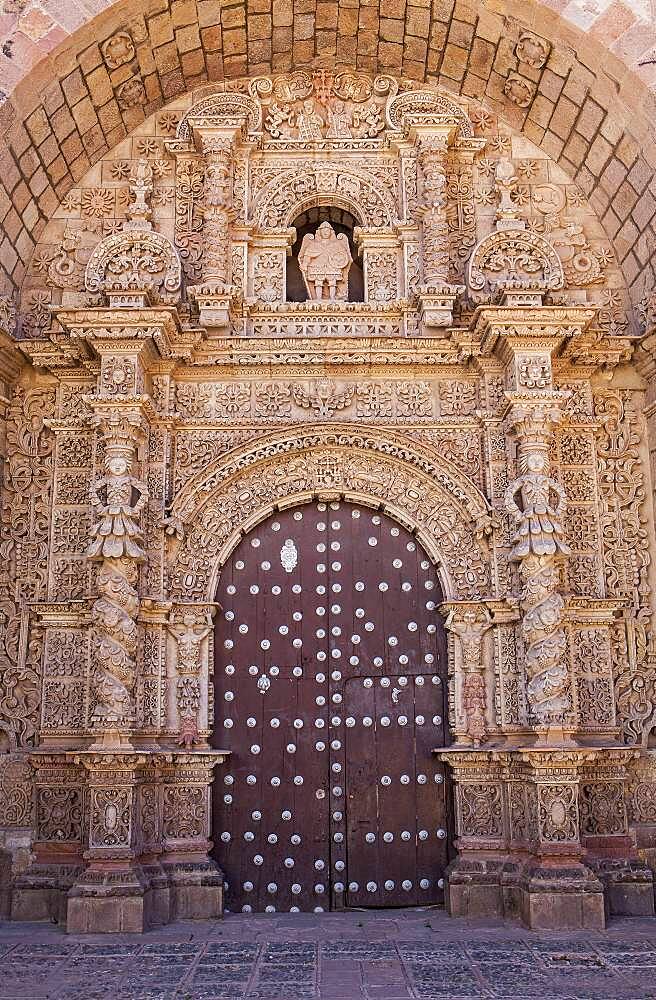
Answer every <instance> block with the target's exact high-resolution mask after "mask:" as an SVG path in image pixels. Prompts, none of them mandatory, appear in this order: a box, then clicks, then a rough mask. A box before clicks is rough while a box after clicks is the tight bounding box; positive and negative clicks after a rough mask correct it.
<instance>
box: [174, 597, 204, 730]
mask: <svg viewBox="0 0 656 1000" xmlns="http://www.w3.org/2000/svg"><path fill="white" fill-rule="evenodd" d="M215 612H216V605H210V604H176V605H175V606H174V607H173V609H172V610H171V612H170V614H169V618H168V623H167V631H168V634H169V646H168V656H167V663H168V681H169V687H168V701H167V706H166V714H167V728H168V729H169V730H170V731H171V732H172V733H174V734H175V739H176V742H177V743H178V744H179V745H180V746H183V747H185V748H189V747H192V746H193V745H194V744H195V743H202V744H204V745H206V741H207V737H208V736H209V733H210V718H211V714H212V713H211V704H210V700H209V692H210V661H211V652H212V644H213V625H212V619H213V617H214V613H215Z"/></svg>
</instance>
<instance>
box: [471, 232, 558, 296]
mask: <svg viewBox="0 0 656 1000" xmlns="http://www.w3.org/2000/svg"><path fill="white" fill-rule="evenodd" d="M564 283H565V279H564V274H563V266H562V263H561V261H560V258H559V256H558V254H557V253H556V251H555V249H554V248H553V247H552V245H551V244H550V243H549V242H548V241H547V240H545V239H544V238H543V237H542V236H540V235H538V233H535V232H533V231H532V230H530V229H511V230H499V231H496V232H493V233H490V235H489V236H486V237H485V238H484V239H482V240H481V241H480V243H479V244H478V245H477V247H476V248H475V250H474V253H473V254H472V256H471V259H470V261H469V267H468V270H467V284H468V287H469V291H470V294H471V296H472V298H473V299H474V301H476V302H484V301H486V300H487V301H490V300H491V299H492V298H493V297H494V296H495V295H496V294H497V293H499V292H501V291H503V290H504V289H513V288H520V289H521V288H541V289H544V290H554V289H557V288H563V286H564Z"/></svg>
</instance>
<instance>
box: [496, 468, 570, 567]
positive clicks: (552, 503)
mask: <svg viewBox="0 0 656 1000" xmlns="http://www.w3.org/2000/svg"><path fill="white" fill-rule="evenodd" d="M546 463H547V459H546V456H545V455H544V454H543V453H542V452H530V453H529V454H528V455H526V456H525V457H524V458H523V459H522V463H521V469H522V473H523V474H522V475H520V476H519V477H518V478H517V479H516V480H515V481H514V482H513V483H512V484H511V486H510V487H509V489H508V491H507V493H506V510H507V511H508V513H509V514H510V515H511V516H512V517H513V518H514V519H515V521H516V525H517V529H516V532H515V534H514V536H513V539H512V542H513V550H512V558H513V559H523V558H524V556H527V555H529V553H534V554H535V555H538V556H543V555H553V554H555V553H557V552H562V553H564V554H568V553H569V547H568V545H567V543H566V542H565V537H564V532H563V526H562V523H561V517H562V514H563V513H564V510H565V506H566V497H565V491H564V489H563V488H562V486H561V485H560V483H558V482H556V480H555V479H551V478H550V477H549V476H547V475H545V471H546ZM518 498H519V500H520V504H521V506H519V505H518V504H517V499H518Z"/></svg>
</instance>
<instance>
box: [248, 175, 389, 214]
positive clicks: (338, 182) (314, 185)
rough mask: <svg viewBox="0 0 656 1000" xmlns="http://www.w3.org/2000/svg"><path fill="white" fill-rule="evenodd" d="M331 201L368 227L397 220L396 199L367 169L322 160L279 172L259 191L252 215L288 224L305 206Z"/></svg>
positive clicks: (324, 203)
mask: <svg viewBox="0 0 656 1000" xmlns="http://www.w3.org/2000/svg"><path fill="white" fill-rule="evenodd" d="M328 204H330V205H336V206H337V207H339V208H345V209H346V210H347V211H349V212H351V213H352V214H353V215H354V216H355V217H356V218H358V219H359V220H360V222H361V225H362V226H364V227H365V228H380V227H385V228H388V227H390V226H393V225H394V222H395V221H396V215H397V211H396V206H395V204H394V202H393V200H392V198H391V197H390V196H389V194H388V193H387V192H386V191H385V190H384V189H382V188H381V186H380V184H379V183H377V182H376V180H375V178H374V177H372V176H371V174H369V173H368V172H367V171H366V170H363V169H361V168H358V169H355V168H354V167H352V166H350V164H348V163H341V164H335V163H331V162H325V163H322V162H320V161H318V162H317V163H313V164H312V165H311V166H309V167H307V168H304V169H302V170H299V169H298V165H290V166H289V167H288V169H287V171H286V172H285V173H283V172H282V171H280V173H277V174H276V176H275V178H274V179H273V180H271V181H270V182H269V183H268V184H267V185H266V186H265V187H264V188H263V189H262V190H261V191H260V192H259V193H258V195H257V197H256V199H255V201H254V203H253V205H252V208H251V216H252V218H253V220H254V221H255V223H256V224H257V225H259V226H263V227H271V226H282V227H287V226H291V225H292V223H293V221H294V219H295V218H297V217H298V216H299V215H300V214H301V212H303V211H304V210H305V209H307V208H310V207H314V206H315V205H328Z"/></svg>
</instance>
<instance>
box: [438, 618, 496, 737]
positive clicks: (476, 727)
mask: <svg viewBox="0 0 656 1000" xmlns="http://www.w3.org/2000/svg"><path fill="white" fill-rule="evenodd" d="M456 614H457V612H456V609H455V608H454V609H453V610H452V611H451V612H450V613H449V616H448V618H447V619H446V621H445V623H444V626H445V628H447V629H448V630H449V632H453V633H454V635H457V636H458V638H459V640H460V648H461V650H462V662H461V669H462V672H463V674H464V677H463V683H462V694H461V705H462V711H463V714H464V716H465V720H466V722H465V725H466V731H467V735H468V736H469V738H470V740H471V742H472V745H473V746H475V747H478V746H480V745H481V743H483V742H484V740H485V736H486V725H485V711H486V697H485V677H484V674H483V669H484V668H483V660H482V650H481V644H482V640H483V636H484V634H485V633H486V632H487V630H488V629H489V628H491V627H492V619H491V617H490V613H489V611H488V610H487V608H485V609H484V614H483V615H481V614H480V612H478V611H476V610H474V609H473V608H468V609H467V610H466V611H465V612H464V613H463V614H462V617H461V618H460V620H456Z"/></svg>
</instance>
